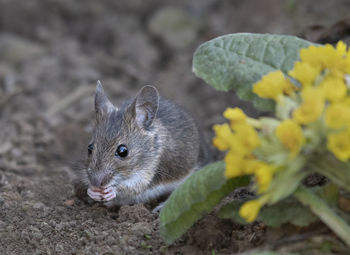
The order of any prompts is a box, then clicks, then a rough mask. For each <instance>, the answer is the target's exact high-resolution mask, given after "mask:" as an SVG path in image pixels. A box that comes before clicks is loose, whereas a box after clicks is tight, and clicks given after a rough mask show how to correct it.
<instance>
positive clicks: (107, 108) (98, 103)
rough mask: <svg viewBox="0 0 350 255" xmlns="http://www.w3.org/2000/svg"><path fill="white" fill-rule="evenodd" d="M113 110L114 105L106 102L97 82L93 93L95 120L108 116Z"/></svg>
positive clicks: (105, 97)
mask: <svg viewBox="0 0 350 255" xmlns="http://www.w3.org/2000/svg"><path fill="white" fill-rule="evenodd" d="M113 110H115V108H114V105H113V104H112V103H111V102H110V101H109V100H108V98H107V96H106V94H105V92H104V90H103V87H102V84H101V82H100V81H97V85H96V93H95V112H96V117H97V119H101V118H103V116H108V114H109V113H110V112H112V111H113Z"/></svg>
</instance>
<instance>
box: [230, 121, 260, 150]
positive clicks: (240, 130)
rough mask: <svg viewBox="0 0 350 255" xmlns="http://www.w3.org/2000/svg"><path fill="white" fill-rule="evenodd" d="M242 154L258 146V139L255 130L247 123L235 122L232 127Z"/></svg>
mask: <svg viewBox="0 0 350 255" xmlns="http://www.w3.org/2000/svg"><path fill="white" fill-rule="evenodd" d="M233 130H234V131H235V132H236V133H235V134H236V137H237V138H236V139H237V141H238V144H239V148H238V149H239V151H240V152H241V153H242V154H249V153H251V152H253V150H254V149H256V148H257V147H259V146H260V139H259V136H258V133H257V132H256V130H255V129H254V128H253V127H252V126H250V125H249V124H237V125H235V126H234V129H233Z"/></svg>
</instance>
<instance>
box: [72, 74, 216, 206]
mask: <svg viewBox="0 0 350 255" xmlns="http://www.w3.org/2000/svg"><path fill="white" fill-rule="evenodd" d="M95 115H96V122H95V127H94V130H93V134H92V138H91V142H90V144H89V145H88V153H87V154H88V155H87V159H86V163H85V166H84V167H83V168H82V169H80V170H79V171H78V174H77V178H76V180H75V182H74V186H75V191H76V194H77V195H78V196H79V197H80V198H87V197H88V198H91V199H92V200H94V201H98V202H103V203H104V204H105V205H106V206H108V207H111V206H121V205H126V204H135V203H145V202H148V201H150V200H153V199H156V198H158V197H160V196H164V195H169V194H170V193H171V192H172V191H173V190H174V189H175V188H176V187H178V186H179V185H180V184H181V183H183V182H184V181H185V180H186V178H187V177H189V176H190V175H191V174H192V173H193V172H194V171H196V170H197V169H199V168H200V167H202V166H203V165H205V164H207V163H208V162H209V161H210V159H211V153H210V149H209V147H208V145H207V143H206V142H205V141H204V139H203V136H202V135H201V133H200V132H199V131H198V128H197V126H196V124H195V122H194V120H193V119H192V117H191V116H190V115H189V114H188V113H187V112H185V111H184V110H183V109H181V107H179V106H178V105H176V104H175V103H172V102H170V101H169V100H166V99H163V98H162V97H160V96H159V93H158V91H157V89H156V88H155V87H153V86H144V87H143V88H142V89H141V90H140V91H139V92H138V93H137V95H136V97H135V98H133V99H131V100H127V101H126V102H124V103H122V104H121V105H120V106H119V107H115V106H114V105H113V104H112V103H111V102H110V101H109V99H108V98H107V96H106V95H105V92H104V90H103V87H102V85H101V83H100V81H98V82H97V86H96V93H95Z"/></svg>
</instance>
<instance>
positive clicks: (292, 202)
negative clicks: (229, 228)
mask: <svg viewBox="0 0 350 255" xmlns="http://www.w3.org/2000/svg"><path fill="white" fill-rule="evenodd" d="M243 203H244V202H242V201H233V202H232V203H230V204H227V205H225V206H223V207H222V208H221V209H220V211H219V217H221V218H225V219H227V218H230V219H233V220H234V221H235V222H237V223H240V224H247V222H245V220H244V219H242V218H241V217H240V216H239V214H238V210H239V208H240V207H241V205H242V204H243ZM316 220H317V218H316V217H315V216H314V215H313V213H312V212H311V211H310V210H309V208H307V207H305V206H303V205H302V204H301V203H299V202H298V201H297V200H296V199H293V198H288V199H285V200H282V201H280V202H278V203H277V204H274V205H270V206H265V207H263V208H262V209H261V211H260V212H259V215H258V217H257V221H261V222H263V223H264V224H265V225H267V226H270V227H279V226H281V225H282V224H284V223H291V224H293V225H295V226H307V225H309V224H310V223H312V222H315V221H316Z"/></svg>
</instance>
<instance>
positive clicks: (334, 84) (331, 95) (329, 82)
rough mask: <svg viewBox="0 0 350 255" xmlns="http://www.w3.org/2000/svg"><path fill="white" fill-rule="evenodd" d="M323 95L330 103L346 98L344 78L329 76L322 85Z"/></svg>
mask: <svg viewBox="0 0 350 255" xmlns="http://www.w3.org/2000/svg"><path fill="white" fill-rule="evenodd" d="M320 87H321V89H322V90H323V94H324V96H325V98H326V99H328V100H330V101H337V100H341V99H343V98H345V96H346V92H347V88H346V85H345V82H344V78H343V76H340V77H337V76H335V75H327V76H326V77H325V78H324V80H323V81H322V83H321V84H320Z"/></svg>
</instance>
